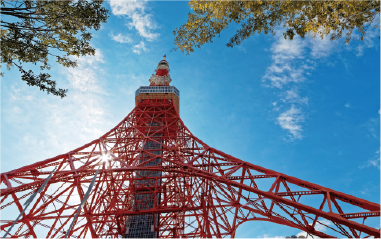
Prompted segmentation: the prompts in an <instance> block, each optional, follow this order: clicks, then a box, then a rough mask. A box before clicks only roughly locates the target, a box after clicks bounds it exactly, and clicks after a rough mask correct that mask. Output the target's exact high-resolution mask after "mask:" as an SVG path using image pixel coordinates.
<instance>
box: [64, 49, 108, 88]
mask: <svg viewBox="0 0 381 239" xmlns="http://www.w3.org/2000/svg"><path fill="white" fill-rule="evenodd" d="M76 60H77V64H78V66H77V67H76V68H68V69H67V71H66V74H67V75H68V80H69V82H70V84H71V86H72V88H73V89H75V90H79V91H82V92H96V93H103V91H102V88H101V87H100V85H99V81H98V75H99V73H100V72H99V70H100V69H101V68H100V67H99V64H100V63H104V61H103V55H102V52H101V50H100V49H96V51H95V55H94V56H86V57H80V58H76Z"/></svg>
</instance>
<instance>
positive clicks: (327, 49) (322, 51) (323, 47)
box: [309, 37, 337, 58]
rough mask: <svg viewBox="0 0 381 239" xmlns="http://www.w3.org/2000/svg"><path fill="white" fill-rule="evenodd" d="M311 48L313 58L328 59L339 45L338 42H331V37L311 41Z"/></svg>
mask: <svg viewBox="0 0 381 239" xmlns="http://www.w3.org/2000/svg"><path fill="white" fill-rule="evenodd" d="M309 41H310V47H311V53H310V54H311V56H312V57H313V58H323V57H327V56H329V55H330V54H331V53H332V50H333V47H334V46H335V45H336V44H337V42H336V41H331V40H329V37H325V38H323V39H321V38H320V37H315V38H311V39H309Z"/></svg>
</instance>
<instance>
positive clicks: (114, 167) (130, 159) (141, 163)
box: [0, 57, 380, 238]
mask: <svg viewBox="0 0 381 239" xmlns="http://www.w3.org/2000/svg"><path fill="white" fill-rule="evenodd" d="M168 73H169V65H168V62H167V61H166V60H165V57H164V59H163V60H162V61H160V63H159V65H158V67H157V70H156V74H154V75H152V77H151V78H150V86H146V87H140V88H139V89H138V90H137V91H136V96H135V102H136V106H135V108H134V109H133V110H132V111H131V113H130V114H129V115H128V116H127V117H125V118H124V119H123V120H122V121H121V122H120V123H119V124H118V125H117V126H115V127H114V128H113V129H111V130H110V131H109V132H107V133H106V134H104V135H103V136H102V137H100V138H99V139H96V140H94V141H92V142H90V143H88V144H86V145H84V146H82V147H79V148H77V149H75V150H72V151H70V152H67V153H66V154H62V155H58V156H56V157H54V158H50V159H46V160H44V161H40V162H37V163H34V164H32V165H28V166H25V167H22V168H19V169H15V170H12V171H9V172H5V173H2V174H1V207H0V209H1V215H2V220H1V231H2V234H1V236H5V235H6V236H7V237H34V238H36V237H39V238H48V237H49V238H50V237H77V238H83V237H93V238H98V237H112V238H118V237H124V238H133V237H134V238H136V237H139V238H153V237H172V238H179V237H202V238H210V237H218V238H222V237H234V236H235V233H236V231H237V228H238V227H239V226H240V225H241V224H242V223H244V222H247V221H268V222H273V223H278V224H283V225H286V226H290V227H294V228H297V229H299V230H302V231H305V232H307V233H309V234H311V235H316V236H319V237H333V234H334V235H336V236H339V237H369V236H374V237H379V236H380V230H379V228H374V225H377V226H379V217H380V205H379V204H377V203H373V202H369V201H367V200H364V199H360V198H356V197H353V196H351V195H348V194H345V193H341V192H338V191H334V190H332V189H329V188H325V187H322V186H319V185H316V184H313V183H310V182H306V181H303V180H300V179H297V178H295V177H292V176H288V175H285V174H283V173H279V172H275V171H273V170H270V169H266V168H263V167H260V166H258V165H253V164H251V163H248V162H245V161H242V160H240V159H237V158H234V157H233V156H230V155H227V154H225V153H223V152H221V151H219V150H217V149H214V148H212V147H210V146H208V145H207V144H205V143H204V142H202V141H201V140H199V139H198V138H197V137H195V136H194V135H193V134H192V133H191V132H190V131H189V130H188V129H187V127H186V126H185V125H184V123H183V122H182V120H181V118H180V116H179V110H180V101H179V97H180V92H179V90H178V89H176V87H174V86H170V85H169V83H170V82H171V78H170V76H169V74H168ZM316 202H317V203H316ZM18 214H20V215H19V216H18V217H17V215H18ZM375 219H376V220H377V221H378V223H376V224H374V220H375ZM372 220H373V223H372ZM372 225H373V226H372ZM321 228H326V229H327V230H321ZM330 233H333V234H330Z"/></svg>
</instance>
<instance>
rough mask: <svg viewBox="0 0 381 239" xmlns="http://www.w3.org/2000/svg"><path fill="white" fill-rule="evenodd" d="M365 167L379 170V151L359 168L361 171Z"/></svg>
mask: <svg viewBox="0 0 381 239" xmlns="http://www.w3.org/2000/svg"><path fill="white" fill-rule="evenodd" d="M366 167H375V168H378V169H380V150H377V151H376V153H375V155H374V157H373V158H371V159H369V160H368V161H367V162H366V164H364V165H361V166H360V167H359V168H360V169H363V168H366Z"/></svg>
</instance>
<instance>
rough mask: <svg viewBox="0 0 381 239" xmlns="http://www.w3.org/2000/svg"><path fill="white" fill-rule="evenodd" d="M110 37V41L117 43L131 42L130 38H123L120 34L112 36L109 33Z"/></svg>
mask: <svg viewBox="0 0 381 239" xmlns="http://www.w3.org/2000/svg"><path fill="white" fill-rule="evenodd" d="M110 37H111V39H112V40H114V41H116V42H119V43H131V42H132V39H131V37H130V36H128V35H126V36H123V35H122V34H121V33H119V34H118V35H114V34H112V33H111V34H110Z"/></svg>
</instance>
